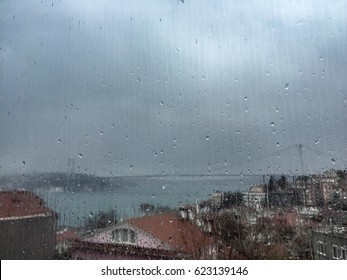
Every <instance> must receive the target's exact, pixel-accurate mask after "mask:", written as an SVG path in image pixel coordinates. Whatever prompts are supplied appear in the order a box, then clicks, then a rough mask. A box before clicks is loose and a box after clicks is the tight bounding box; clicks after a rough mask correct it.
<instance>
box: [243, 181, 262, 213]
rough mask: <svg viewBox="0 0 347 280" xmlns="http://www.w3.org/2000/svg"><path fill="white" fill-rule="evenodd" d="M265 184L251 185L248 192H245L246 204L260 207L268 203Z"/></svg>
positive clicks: (244, 199)
mask: <svg viewBox="0 0 347 280" xmlns="http://www.w3.org/2000/svg"><path fill="white" fill-rule="evenodd" d="M265 188H266V186H265V185H258V186H254V187H251V188H250V189H249V191H248V192H244V193H243V201H244V204H245V205H246V206H248V207H252V208H256V209H260V208H262V206H264V205H265V204H266V192H265Z"/></svg>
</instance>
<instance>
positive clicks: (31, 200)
mask: <svg viewBox="0 0 347 280" xmlns="http://www.w3.org/2000/svg"><path fill="white" fill-rule="evenodd" d="M52 214H53V211H52V210H50V209H49V208H47V207H45V206H44V204H43V200H42V199H41V198H40V197H38V196H37V195H35V194H33V193H32V192H28V191H1V192H0V219H15V218H25V217H35V216H40V215H45V216H48V215H52Z"/></svg>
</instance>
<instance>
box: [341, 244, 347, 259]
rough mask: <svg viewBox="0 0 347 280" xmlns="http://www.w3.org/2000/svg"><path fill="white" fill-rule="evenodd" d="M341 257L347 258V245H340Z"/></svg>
mask: <svg viewBox="0 0 347 280" xmlns="http://www.w3.org/2000/svg"><path fill="white" fill-rule="evenodd" d="M341 259H342V260H347V247H341Z"/></svg>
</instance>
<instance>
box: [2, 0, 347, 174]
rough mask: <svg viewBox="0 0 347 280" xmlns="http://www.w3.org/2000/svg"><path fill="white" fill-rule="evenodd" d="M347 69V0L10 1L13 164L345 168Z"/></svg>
mask: <svg viewBox="0 0 347 280" xmlns="http://www.w3.org/2000/svg"><path fill="white" fill-rule="evenodd" d="M346 77H347V2H346V1H344V0H340V1H339V0H335V1H326V0H312V1H294V0H293V1H237V0H235V1H213V0H209V1H207V0H206V1H201V0H185V1H184V3H183V2H182V1H179V0H157V1H154V0H153V1H152V0H148V1H131V0H123V1H121V0H112V1H111V0H110V1H88V0H84V1H77V0H74V1H68V0H66V1H65V0H61V1H28V0H23V1H12V0H8V1H6V0H2V1H0V174H6V173H15V172H17V173H23V174H24V173H29V172H42V171H66V170H68V161H69V158H72V159H75V172H88V173H93V174H99V175H111V174H112V175H115V176H116V175H129V174H161V173H163V172H164V173H166V174H178V173H180V174H182V173H183V174H189V173H198V174H207V173H212V174H225V173H227V172H228V173H239V172H242V173H244V174H259V173H260V174H261V173H272V172H275V173H282V172H283V173H288V172H293V173H300V172H302V170H304V172H316V171H323V170H325V169H330V168H344V167H345V166H347V162H346V159H347V108H346V105H347V78H346ZM298 144H302V145H304V146H303V148H302V156H303V161H302V162H301V159H300V154H299V151H298V150H299V149H298V146H295V145H298ZM302 163H303V164H302Z"/></svg>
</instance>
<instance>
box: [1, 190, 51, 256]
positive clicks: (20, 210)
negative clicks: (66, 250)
mask: <svg viewBox="0 0 347 280" xmlns="http://www.w3.org/2000/svg"><path fill="white" fill-rule="evenodd" d="M55 225H56V214H55V213H54V212H53V211H52V210H51V209H49V208H47V207H45V206H44V203H43V200H42V199H41V198H40V197H38V196H36V195H35V194H33V193H31V192H28V191H1V192H0V258H1V259H2V260H4V259H40V260H42V259H52V258H53V254H54V242H55V228H56V226H55Z"/></svg>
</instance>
